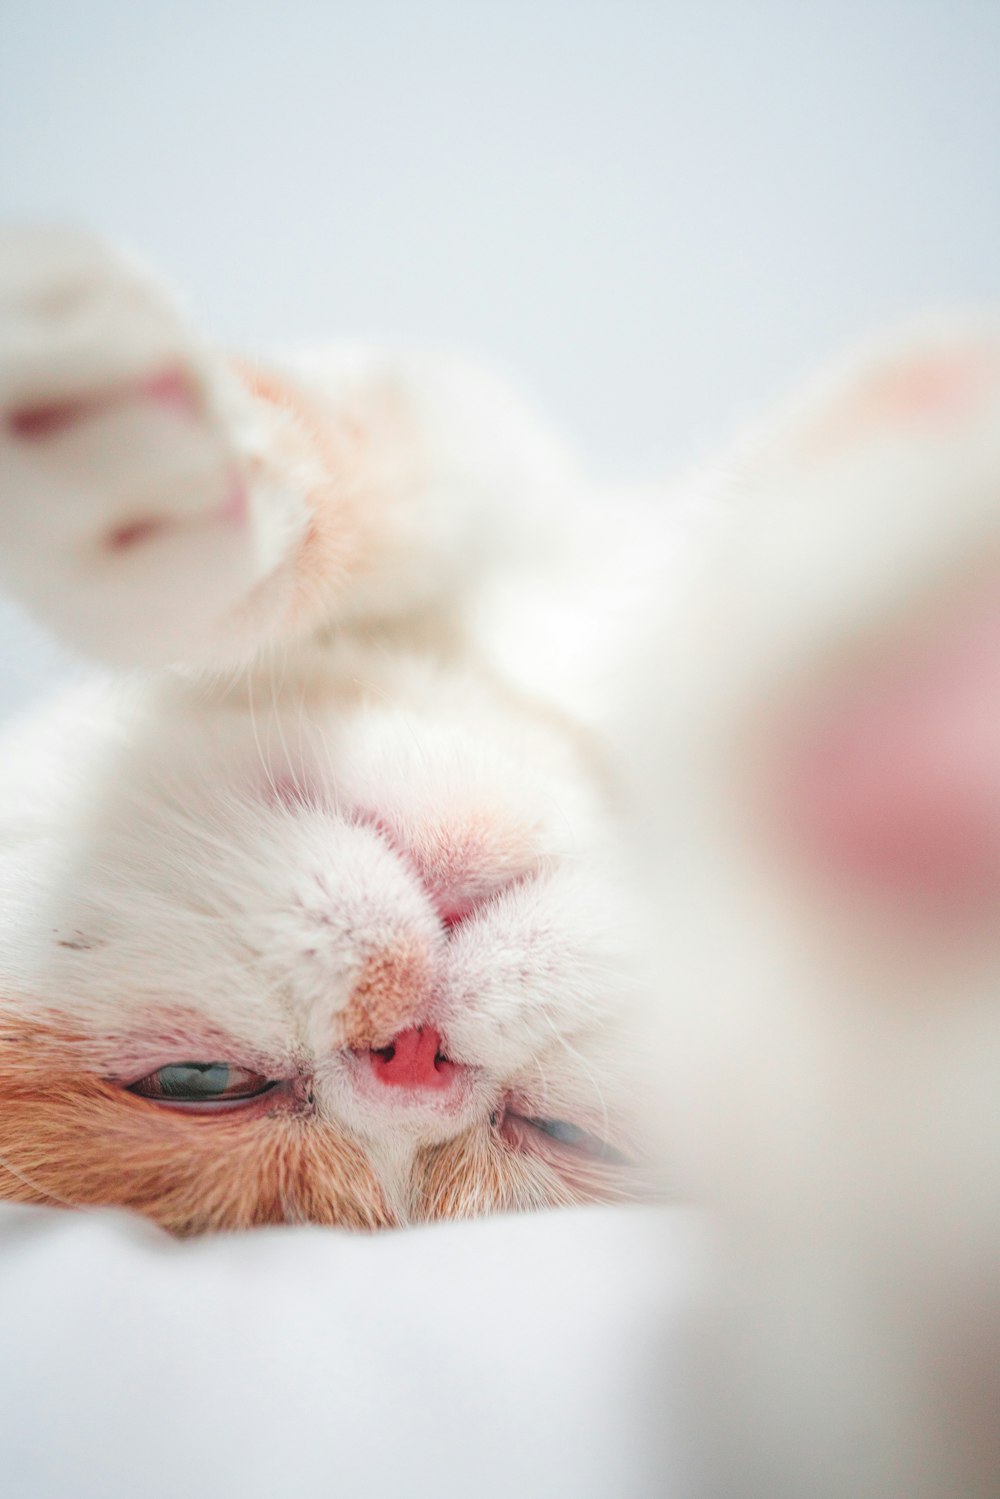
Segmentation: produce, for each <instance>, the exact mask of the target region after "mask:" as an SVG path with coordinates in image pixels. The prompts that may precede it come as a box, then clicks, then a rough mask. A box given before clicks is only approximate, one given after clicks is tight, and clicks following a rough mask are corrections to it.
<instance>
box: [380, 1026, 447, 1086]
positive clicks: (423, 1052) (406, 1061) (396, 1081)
mask: <svg viewBox="0 0 1000 1499" xmlns="http://www.w3.org/2000/svg"><path fill="white" fill-rule="evenodd" d="M371 1065H372V1072H373V1073H374V1075H375V1077H376V1078H377V1079H378V1081H379V1082H381V1083H384V1084H385V1086H386V1087H387V1088H438V1089H440V1088H447V1087H448V1086H449V1085H450V1083H451V1081H452V1079H453V1077H454V1074H455V1071H456V1063H454V1062H452V1061H449V1059H448V1057H447V1056H446V1055H445V1054H444V1050H443V1048H442V1044H441V1033H440V1032H439V1031H436V1030H435V1029H434V1027H433V1026H430V1025H422V1026H417V1027H414V1028H413V1029H411V1030H408V1031H400V1033H399V1035H398V1036H394V1037H393V1039H392V1040H391V1041H390V1042H389V1044H388V1046H382V1047H380V1048H379V1049H378V1050H377V1051H372V1052H371Z"/></svg>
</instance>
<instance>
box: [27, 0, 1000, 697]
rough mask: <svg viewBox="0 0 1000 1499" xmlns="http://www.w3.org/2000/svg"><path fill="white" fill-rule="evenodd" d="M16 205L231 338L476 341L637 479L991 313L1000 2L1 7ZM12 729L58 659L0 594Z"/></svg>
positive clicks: (131, 0)
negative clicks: (917, 337)
mask: <svg viewBox="0 0 1000 1499" xmlns="http://www.w3.org/2000/svg"><path fill="white" fill-rule="evenodd" d="M2 38H3V40H2V50H0V140H2V146H3V149H2V152H0V211H2V213H3V215H4V217H5V218H16V219H24V218H32V217H39V216H41V217H45V218H59V219H66V218H70V219H74V220H80V221H83V222H86V223H88V224H90V225H92V226H94V227H96V228H100V229H102V230H104V231H105V232H107V233H108V234H110V235H113V236H115V237H117V238H119V239H120V240H122V241H124V242H125V243H127V244H129V245H131V246H133V247H134V248H136V249H138V250H140V251H141V252H142V253H143V254H144V255H146V256H147V258H149V259H150V260H151V261H153V262H155V263H156V264H157V265H158V266H159V267H160V269H161V270H162V271H163V272H164V273H165V274H166V275H167V277H168V278H169V279H171V280H172V281H173V282H174V283H175V284H176V285H177V286H178V287H179V288H180V289H181V290H182V291H183V292H184V293H185V294H186V296H187V298H188V301H189V303H190V304H191V306H192V307H193V309H194V311H195V313H196V316H197V317H198V319H199V321H200V322H201V324H202V326H204V327H207V328H208V329H210V330H211V331H213V332H214V333H215V334H217V335H218V337H219V338H221V339H223V340H225V341H226V342H227V343H229V344H232V345H235V346H238V347H243V348H247V349H251V348H260V347H263V346H267V345H273V344H281V343H283V342H291V343H297V342H302V341H309V342H314V341H317V340H319V339H323V338H336V337H340V336H354V337H357V336H365V335H371V334H374V335H377V336H379V337H382V338H386V339H399V340H405V341H410V342H413V341H422V342H429V343H437V344H450V345H458V346H465V347H468V348H469V349H472V350H474V351H477V352H480V353H485V354H487V355H489V356H491V357H493V358H494V359H497V360H499V361H500V362H502V363H504V364H506V365H508V366H511V367H513V368H515V369H517V370H519V371H521V372H522V374H523V377H524V380H525V381H526V383H527V384H528V386H529V387H531V388H533V389H534V390H535V392H536V393H537V394H538V396H539V397H540V399H541V400H542V401H543V402H544V403H545V404H546V405H547V407H548V408H549V409H550V411H551V412H552V413H553V414H554V416H555V417H556V419H557V421H558V422H559V423H560V424H561V425H562V426H563V428H564V429H565V430H566V431H567V432H568V433H570V434H571V435H573V436H575V437H576V439H577V441H578V442H579V444H580V445H581V446H582V447H583V449H584V451H585V452H588V453H589V454H590V456H591V458H592V461H593V462H594V464H595V465H597V466H598V467H600V468H601V469H602V470H603V471H605V472H614V473H619V474H629V475H633V474H634V475H636V476H640V477H646V476H649V475H651V474H655V473H658V472H661V471H662V472H667V471H668V470H669V469H670V468H671V467H673V466H676V465H677V464H678V463H682V462H684V461H686V460H688V459H690V458H691V457H696V456H698V455H699V454H703V453H707V452H710V451H711V449H712V448H713V446H715V445H716V444H717V443H719V442H721V441H722V440H723V439H724V437H725V435H726V433H727V431H728V430H729V429H730V427H731V426H732V425H733V424H734V423H735V422H736V421H737V420H739V419H740V418H742V417H743V416H745V415H747V414H748V413H751V412H752V411H753V410H754V409H755V408H757V407H759V406H760V405H762V404H764V403H766V402H767V401H768V400H769V399H770V398H772V397H773V396H774V395H775V394H777V393H778V392H780V391H781V390H782V389H783V388H784V387H786V386H787V385H788V384H789V383H791V382H792V381H793V380H794V379H796V378H797V377H798V376H799V375H800V374H801V373H802V372H803V370H805V369H806V368H808V366H809V365H810V364H811V363H812V362H813V361H814V360H816V359H818V358H821V357H823V356H824V355H826V354H827V353H828V352H830V351H831V350H832V349H834V348H835V347H836V346H837V345H838V344H839V343H841V342H843V341H844V340H845V339H848V338H850V337H853V336H855V335H857V334H858V333H863V332H867V331H869V330H871V329H872V328H874V327H876V326H878V325H879V324H882V323H885V322H887V321H892V320H893V319H895V318H898V317H900V316H904V315H906V314H907V313H908V312H910V311H912V310H914V309H917V308H921V307H924V306H926V305H928V304H940V303H943V302H944V303H955V302H968V301H981V300H983V299H994V298H995V297H996V296H997V291H998V269H1000V268H998V265H997V253H998V250H997V247H998V245H1000V187H998V183H1000V174H998V170H997V168H998V146H997V142H998V139H1000V85H998V76H1000V69H998V64H1000V5H998V4H997V3H996V0H806V3H803V0H683V3H682V0H665V3H653V0H507V3H506V4H504V5H501V4H496V3H494V4H489V5H487V4H483V3H479V0H429V3H425V0H282V3H277V0H269V3H261V0H239V3H237V0H171V3H169V4H165V3H162V0H142V3H135V0H89V3H87V4H86V5H84V4H83V3H73V0H5V4H4V8H3V22H2ZM0 658H2V666H0V714H6V713H8V712H9V711H10V710H11V708H12V707H14V706H16V705H18V704H19V703H21V702H23V701H24V700H25V699H26V698H27V697H29V696H30V695H32V694H33V693H35V692H37V691H38V688H39V685H40V683H42V682H43V681H44V680H46V679H47V678H49V677H51V675H52V674H54V673H56V672H58V671H60V670H65V669H66V663H65V661H64V660H63V658H61V657H60V656H59V655H58V654H57V653H56V652H54V651H53V650H50V649H49V648H48V647H47V645H46V644H45V643H44V642H43V641H41V640H40V639H39V638H38V636H36V634H35V632H34V631H33V630H32V629H31V627H30V626H28V625H27V623H26V622H24V621H23V620H21V619H20V618H19V617H18V616H16V614H15V613H14V612H13V611H12V610H9V609H4V610H3V611H2V613H0Z"/></svg>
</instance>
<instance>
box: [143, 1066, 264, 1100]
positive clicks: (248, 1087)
mask: <svg viewBox="0 0 1000 1499" xmlns="http://www.w3.org/2000/svg"><path fill="white" fill-rule="evenodd" d="M275 1086H276V1083H275V1081H274V1080H273V1079H272V1078H267V1077H264V1076H263V1075H262V1074H261V1073H259V1072H249V1071H248V1070H247V1069H246V1068H245V1067H233V1066H232V1065H231V1064H230V1063H228V1062H172V1063H171V1064H170V1065H169V1066H167V1067H158V1068H157V1070H156V1071H155V1072H150V1073H148V1074H147V1075H146V1076H145V1077H141V1078H139V1080H138V1082H134V1083H132V1084H131V1085H130V1087H129V1089H128V1091H129V1092H130V1093H137V1094H138V1095H139V1097H140V1098H152V1099H155V1100H156V1101H157V1102H158V1103H172V1104H201V1105H203V1106H204V1105H206V1104H207V1105H212V1104H230V1103H231V1104H235V1103H241V1102H244V1101H245V1100H247V1099H250V1098H259V1097H260V1095H261V1094H262V1093H269V1092H270V1091H271V1089H272V1088H274V1087H275Z"/></svg>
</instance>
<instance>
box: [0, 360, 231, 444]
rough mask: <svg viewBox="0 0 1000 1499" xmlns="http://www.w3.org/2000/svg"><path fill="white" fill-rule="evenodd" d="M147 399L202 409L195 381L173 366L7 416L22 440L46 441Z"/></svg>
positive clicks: (187, 412) (193, 412)
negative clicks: (120, 408)
mask: <svg viewBox="0 0 1000 1499" xmlns="http://www.w3.org/2000/svg"><path fill="white" fill-rule="evenodd" d="M146 401H148V402H150V403H151V404H153V405H155V406H162V407H164V408H165V409H166V410H168V411H174V412H176V413H177V414H178V415H182V416H189V417H194V416H197V415H198V414H199V412H200V410H201V404H200V401H199V398H198V395H197V392H196V390H195V387H194V385H193V383H192V381H191V380H190V379H189V378H188V376H187V375H185V374H184V372H183V371H181V370H176V369H172V370H162V371H161V372H160V373H159V374H156V375H150V376H149V377H147V378H146V379H144V380H140V381H138V382H136V383H135V384H128V385H121V386H114V387H112V388H111V389H108V390H102V391H97V392H91V393H89V394H87V395H84V396H75V397H73V398H72V399H70V400H64V401H50V402H44V403H41V404H39V405H35V406H22V407H19V408H17V409H16V410H14V411H12V412H11V413H10V415H9V416H8V417H7V428H8V430H9V431H10V432H11V433H12V434H13V435H14V436H15V437H17V438H20V439H21V440H22V441H25V442H44V441H45V440H46V439H47V438H50V437H55V436H57V435H58V434H59V433H61V432H64V431H66V430H67V429H68V428H70V427H74V426H76V425H77V424H78V423H79V422H84V421H89V420H90V419H91V418H92V417H95V416H101V415H103V414H104V413H105V412H107V411H111V410H114V408H115V407H118V406H123V405H127V404H129V403H132V402H146Z"/></svg>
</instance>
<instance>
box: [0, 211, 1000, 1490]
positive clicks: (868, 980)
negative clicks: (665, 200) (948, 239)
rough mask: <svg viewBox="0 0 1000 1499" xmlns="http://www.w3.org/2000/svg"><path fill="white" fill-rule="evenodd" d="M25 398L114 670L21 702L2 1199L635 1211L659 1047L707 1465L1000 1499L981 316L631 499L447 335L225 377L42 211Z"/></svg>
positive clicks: (11, 539) (31, 473)
mask: <svg viewBox="0 0 1000 1499" xmlns="http://www.w3.org/2000/svg"><path fill="white" fill-rule="evenodd" d="M0 407H2V412H3V419H2V433H0V486H2V505H0V544H2V550H0V568H2V575H3V581H4V583H5V584H6V586H7V588H8V589H9V591H10V592H11V593H12V594H13V595H15V596H16V597H17V598H19V599H20V600H21V601H22V602H23V603H24V604H25V605H26V606H27V607H28V608H29V609H31V610H32V611H33V612H34V613H35V614H36V615H37V617H38V618H39V619H40V620H42V621H43V622H44V623H45V624H47V625H48V627H49V628H50V629H51V630H53V631H54V632H55V633H56V634H57V635H58V636H60V637H61V638H62V639H63V640H64V641H65V642H67V643H68V644H69V645H70V646H72V647H74V648H75V649H77V650H79V651H80V652H81V653H83V654H86V655H87V656H89V657H91V658H92V659H93V660H95V661H96V662H98V663H100V664H101V665H102V666H103V667H104V669H105V672H106V675H104V676H102V677H101V678H100V679H99V680H97V681H95V682H94V683H92V684H91V685H89V686H87V687H84V688H77V689H74V690H72V691H71V692H70V693H68V694H67V695H66V696H65V697H63V698H62V699H60V700H58V701H56V702H55V703H54V704H52V705H51V706H50V707H47V708H44V709H43V710H42V711H40V712H36V713H34V714H33V715H31V716H30V717H28V718H26V719H25V720H23V721H21V722H20V723H18V724H15V725H14V726H13V727H12V728H11V729H10V730H9V731H8V733H7V735H6V738H5V740H4V744H3V773H2V777H0V827H2V849H0V861H2V862H0V882H2V883H0V921H2V923H3V939H2V944H0V954H2V955H0V968H2V975H0V983H2V1006H0V1195H2V1196H5V1197H9V1198H15V1199H20V1200H24V1201H30V1202H51V1203H60V1204H68V1205H73V1206H80V1205H88V1204H101V1203H111V1204H119V1205H124V1206H129V1207H132V1208H135V1209H138V1210H139V1211H141V1212H144V1213H146V1214H148V1215H149V1216H151V1217H152V1218H154V1219H155V1220H156V1221H158V1222H159V1223H161V1224H164V1225H165V1226H167V1227H168V1228H170V1229H172V1230H174V1231H176V1232H180V1233H191V1232H196V1231H199V1230H203V1229H210V1228H233V1227H243V1226H249V1225H252V1224H257V1223H269V1222H300V1221H311V1222H321V1223H332V1224H342V1225H347V1226H356V1227H378V1226H381V1225H392V1224H400V1223H405V1222H412V1221H418V1220H426V1219H431V1218H440V1217H454V1216H463V1215H470V1214H475V1213H483V1212H491V1211H497V1210H502V1209H506V1208H525V1207H533V1206H540V1205H546V1204H549V1205H555V1204H560V1203H571V1202H581V1201H611V1200H629V1199H634V1198H636V1197H641V1196H643V1195H644V1194H645V1193H646V1191H647V1182H646V1173H645V1172H644V1171H643V1170H640V1169H639V1168H637V1166H636V1165H635V1164H634V1160H635V1157H636V1155H637V1154H641V1142H642V1140H643V1139H644V1137H645V1134H646V1124H645V1121H646V1118H647V1115H648V1114H649V1108H648V1098H647V1093H648V1083H649V1081H650V1080H652V1081H653V1083H654V1084H655V1085H656V1089H657V1091H658V1092H659V1093H660V1095H661V1098H662V1102H663V1104H664V1106H665V1107H664V1114H665V1118H666V1121H667V1142H668V1145H667V1154H668V1158H669V1160H670V1165H671V1171H672V1175H673V1179H674V1181H675V1182H676V1183H677V1185H678V1188H679V1190H680V1191H681V1192H682V1193H683V1194H684V1195H685V1196H688V1197H690V1198H692V1199H693V1200H695V1201H699V1202H701V1203H703V1204H705V1205H706V1206H707V1208H708V1209H709V1210H710V1211H711V1212H714V1213H715V1214H716V1215H717V1221H718V1222H719V1223H720V1224H721V1225H722V1233H721V1239H720V1251H719V1264H720V1267H721V1268H720V1272H719V1273H720V1277H721V1278H720V1281H719V1286H720V1287H722V1288H723V1289H722V1290H721V1291H720V1293H719V1295H718V1299H717V1301H716V1303H715V1304H716V1308H717V1310H718V1311H719V1326H720V1328H721V1329H722V1332H721V1336H722V1338H723V1343H724V1347H723V1351H722V1355H721V1357H720V1358H719V1360H718V1361H717V1362H716V1363H714V1364H712V1365H711V1368H712V1371H713V1372H712V1376H711V1377H712V1378H713V1379H714V1380H716V1381H717V1391H718V1399H719V1401H720V1404H721V1406H722V1407H724V1412H725V1415H724V1426H725V1429H726V1430H728V1433H729V1434H728V1437H727V1438H726V1439H725V1440H724V1441H720V1443H719V1447H720V1452H721V1457H720V1460H719V1464H718V1470H717V1472H716V1474H715V1476H714V1478H712V1479H711V1480H707V1481H709V1482H713V1483H715V1484H716V1486H717V1487H716V1489H715V1490H713V1492H720V1493H721V1492H724V1493H726V1494H727V1495H731V1496H736V1495H739V1496H740V1499H748V1496H750V1495H758V1494H759V1495H761V1496H762V1499H763V1496H764V1495H767V1496H768V1499H775V1496H777V1495H788V1496H789V1499H791V1496H798V1495H802V1496H805V1499H812V1496H818V1495H830V1496H837V1495H840V1494H843V1495H845V1496H847V1495H848V1494H850V1495H851V1496H852V1499H859V1496H861V1495H866V1496H867V1495H871V1496H872V1499H874V1496H876V1495H889V1494H892V1495H896V1494H899V1495H903V1494H906V1495H907V1496H909V1499H914V1496H916V1495H918V1494H919V1495H922V1496H923V1495H926V1496H932V1495H933V1496H936V1495H938V1494H939V1493H940V1494H942V1495H943V1494H945V1493H949V1494H951V1493H957V1492H962V1493H963V1494H967V1495H976V1496H977V1499H978V1496H980V1495H981V1496H983V1499H986V1496H988V1495H989V1494H990V1493H991V1487H990V1486H991V1484H992V1483H993V1480H994V1478H995V1477H996V1475H997V1473H998V1471H1000V1459H998V1456H997V1452H996V1446H997V1442H996V1438H997V1429H998V1425H1000V1423H998V1422H997V1420H996V1405H997V1395H998V1378H997V1367H998V1360H997V1358H996V1353H997V1341H998V1339H997V1332H998V1326H1000V1313H998V1300H1000V1276H998V1272H997V1266H998V1264H1000V1200H998V1199H1000V1194H998V1189H997V1181H998V1179H1000V1105H998V1102H997V1100H998V1098H1000V1005H998V1004H997V981H998V978H1000V935H998V921H997V916H998V913H1000V710H998V709H997V706H996V705H997V703H998V702H1000V546H998V541H1000V506H998V498H1000V333H998V331H997V329H996V327H995V326H993V325H991V324H988V323H986V322H984V321H982V320H966V321H952V322H949V323H947V324H945V325H941V326H929V327H926V328H924V329H923V330H921V331H919V332H918V333H916V334H915V335H914V336H913V337H911V338H909V339H908V340H906V341H904V342H897V343H894V344H886V345H878V346H876V347H875V348H874V349H872V350H868V351H865V352H863V353H862V354H861V356H860V357H859V358H858V359H856V360H854V361H853V362H852V363H851V364H850V365H849V366H847V367H845V368H843V369H841V370H839V371H835V372H834V374H833V375H832V376H831V377H830V379H829V380H827V381H826V382H824V383H822V384H821V385H820V386H818V387H816V388H815V389H813V390H812V391H810V392H808V393H807V394H806V396H804V397H803V398H802V399H801V400H800V401H799V402H797V403H795V404H793V405H792V406H791V407H790V408H788V409H787V410H786V411H784V412H783V413H781V414H780V415H779V417H778V419H777V420H776V422H774V423H773V424H772V425H770V426H768V427H765V428H763V429H762V430H761V431H760V433H759V434H758V435H757V436H756V437H755V439H754V440H753V441H752V442H751V443H749V444H747V445H746V446H745V447H744V448H741V449H740V450H739V451H738V452H737V453H736V454H735V456H734V457H733V458H732V459H730V460H729V461H728V462H727V464H726V466H725V468H724V469H723V470H720V471H719V472H718V473H713V474H712V475H710V476H709V479H708V480H707V481H704V482H701V481H699V482H697V483H695V484H693V485H691V486H689V487H688V489H687V490H686V491H685V492H684V495H681V496H679V497H677V498H676V499H675V500H674V501H673V502H672V503H671V504H670V505H669V506H663V505H660V506H657V505H649V504H646V505H645V506H644V505H643V504H642V503H638V504H634V503H633V502H632V501H631V499H629V498H628V497H626V496H622V495H615V496H609V495H607V494H601V493H598V492H597V491H596V490H594V489H592V488H591V487H590V486H589V485H588V484H587V483H586V482H585V481H584V480H583V479H582V478H581V476H580V475H579V473H578V472H577V471H576V470H575V468H574V466H573V464H572V463H571V462H570V460H569V459H568V458H567V457H566V456H565V455H564V454H563V452H562V451H561V449H560V448H559V446H558V444H557V443H555V442H554V441H553V439H551V438H550V437H549V436H548V434H547V433H546V432H545V430H544V428H543V427H542V426H540V425H539V424H538V423H537V422H536V420H535V419H534V418H533V417H532V416H531V414H530V413H529V412H527V411H526V410H525V409H524V408H523V407H522V406H521V404H520V402H519V401H517V400H516V399H515V398H514V397H512V396H511V395H510V394H509V393H508V392H507V391H506V390H505V389H504V388H503V387H502V386H501V385H500V384H499V383H498V382H496V381H494V380H493V379H491V378H489V377H487V376H485V375H483V374H482V373H480V372H478V371H475V370H470V369H469V368H468V367H466V366H465V365H463V364H461V363H459V362H455V361H450V360H444V359H438V358H422V359H417V358H405V357H399V358H396V357H389V356H385V355H381V354H377V353H370V352H368V353H366V352H364V351H358V352H354V351H346V352H343V353H333V354H329V355H324V356H316V357H303V358H299V359H297V360H293V361H289V362H287V363H284V364H274V365H268V366H267V367H266V368H258V367H257V366H255V365H250V364H247V363H238V362H236V361H234V360H232V359H229V358H226V357H223V356H222V355H221V354H217V353H213V352H212V351H211V350H209V349H206V348H204V347H203V346H202V345H201V343H200V342H199V341H198V340H197V339H196V338H195V337H194V336H193V335H192V334H191V333H190V332H189V331H188V329H187V327H186V325H185V323H184V321H183V320H182V318H181V317H180V316H179V314H178V313H177V311H176V310H175V308H174V307H173V305H172V303H171V302H170V300H169V299H168V298H167V297H166V296H165V295H164V293H163V292H162V290H161V289H159V288H158V287H157V286H156V285H155V284H154V283H153V282H151V281H150V280H149V279H148V278H147V276H146V275H145V273H144V272H142V271H141V270H139V269H138V268H136V267H134V266H133V265H132V264H131V263H130V262H128V261H127V260H125V259H123V258H120V257H118V256H115V255H112V254H111V253H110V252H108V251H106V250H105V249H104V248H102V247H101V246H99V245H97V244H95V243H94V242H92V241H89V240H87V239H85V238H83V237H80V236H76V235H72V234H66V233H55V232H39V233H28V232H26V233H18V234H11V235H10V236H8V237H7V238H6V239H5V241H4V242H3V246H2V250H0ZM644 580H645V581H644ZM658 593H662V594H663V595H664V596H665V597H664V599H661V600H656V598H655V595H657V594H658ZM636 846H638V848H639V851H640V858H639V859H636V858H635V857H634V850H635V848H636ZM651 894H652V897H653V898H652V902H650V895H651ZM650 907H651V908H652V912H653V917H652V919H651V920H650V918H649V917H648V915H647V916H644V913H648V912H649V910H650ZM644 924H645V925H646V926H647V927H650V926H651V927H652V928H653V933H654V940H653V947H654V949H655V955H654V967H653V976H652V981H651V982H650V981H649V980H648V978H647V980H646V985H645V987H646V989H647V990H648V991H650V997H651V998H652V1000H653V1001H654V1003H653V1005H652V1008H653V1010H654V1011H656V1012H657V1013H658V1014H659V1015H660V1016H662V1017H663V1018H664V1019H665V1022H666V1025H665V1039H664V1026H663V1025H660V1026H657V1025H655V1024H654V1025H650V1024H649V1023H648V1022H647V1023H646V1024H645V1026H644V1027H639V1028H638V1029H637V1025H636V1012H637V1008H638V1010H639V1011H641V1010H642V1008H643V1006H642V1005H639V1006H638V1007H637V1005H636V999H637V997H640V998H641V997H642V989H643V985H642V982H641V976H642V974H643V973H644V972H648V967H647V965H648V958H646V957H644V958H643V959H642V960H640V958H639V957H638V956H637V954H638V953H639V951H640V949H644V948H648V946H649V942H648V937H647V938H646V939H643V938H641V937H640V936H639V935H638V934H637V930H636V928H638V929H640V930H641V929H642V927H643V925H644ZM648 1008H649V1006H648V1003H647V1005H646V1009H647V1010H648ZM650 1058H652V1066H650ZM644 1100H645V1101H644ZM637 1142H638V1143H637ZM709 1424H711V1418H709ZM706 1445H711V1443H710V1442H709V1443H707V1444H706ZM956 1484H957V1485H958V1488H956Z"/></svg>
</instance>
